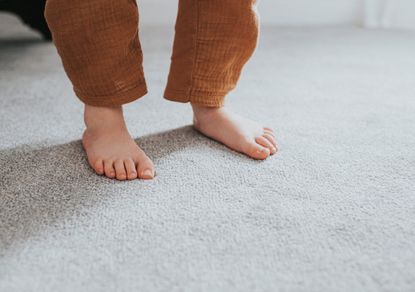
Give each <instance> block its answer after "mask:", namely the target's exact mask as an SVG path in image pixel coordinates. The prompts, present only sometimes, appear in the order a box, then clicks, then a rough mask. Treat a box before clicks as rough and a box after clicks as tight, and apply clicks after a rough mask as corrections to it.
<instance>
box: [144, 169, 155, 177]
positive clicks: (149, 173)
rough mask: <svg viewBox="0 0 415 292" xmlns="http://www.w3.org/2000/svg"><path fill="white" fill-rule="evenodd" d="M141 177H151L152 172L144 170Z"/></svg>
mask: <svg viewBox="0 0 415 292" xmlns="http://www.w3.org/2000/svg"><path fill="white" fill-rule="evenodd" d="M143 175H144V176H150V177H152V176H153V172H152V171H151V169H146V170H144V172H143Z"/></svg>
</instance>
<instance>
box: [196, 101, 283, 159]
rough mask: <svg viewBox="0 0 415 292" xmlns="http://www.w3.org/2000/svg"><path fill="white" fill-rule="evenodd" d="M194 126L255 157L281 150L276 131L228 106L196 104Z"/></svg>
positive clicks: (230, 146)
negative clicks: (213, 106) (217, 106)
mask: <svg viewBox="0 0 415 292" xmlns="http://www.w3.org/2000/svg"><path fill="white" fill-rule="evenodd" d="M192 108H193V113H194V118H193V123H194V124H193V126H194V127H195V128H196V130H198V131H199V132H201V133H202V134H204V135H206V136H208V137H210V138H212V139H214V140H216V141H218V142H221V143H223V144H225V145H226V146H228V147H229V148H231V149H233V150H235V151H238V152H241V153H244V154H246V155H248V156H249V157H251V158H254V159H260V160H263V159H266V158H268V156H270V155H273V154H275V153H276V152H277V142H276V139H275V134H274V132H273V131H272V130H271V129H270V128H267V127H263V126H261V125H260V124H258V123H256V122H254V121H251V120H249V119H246V118H244V117H241V116H239V115H237V114H234V113H232V112H230V111H228V110H227V109H225V108H212V107H204V106H197V105H193V104H192Z"/></svg>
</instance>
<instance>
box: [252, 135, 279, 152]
mask: <svg viewBox="0 0 415 292" xmlns="http://www.w3.org/2000/svg"><path fill="white" fill-rule="evenodd" d="M255 141H256V142H257V143H258V144H260V145H261V146H264V147H266V148H268V150H269V152H270V154H271V155H272V154H275V152H277V149H276V148H275V147H274V145H272V143H271V142H270V141H269V140H268V139H267V138H265V137H264V136H259V137H257V138H256V139H255Z"/></svg>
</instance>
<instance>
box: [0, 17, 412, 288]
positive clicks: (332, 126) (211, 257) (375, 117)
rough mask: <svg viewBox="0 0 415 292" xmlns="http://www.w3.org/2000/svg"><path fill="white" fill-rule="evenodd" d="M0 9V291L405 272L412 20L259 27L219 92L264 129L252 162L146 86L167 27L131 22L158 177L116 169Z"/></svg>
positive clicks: (133, 116)
mask: <svg viewBox="0 0 415 292" xmlns="http://www.w3.org/2000/svg"><path fill="white" fill-rule="evenodd" d="M2 19H3V20H2V21H0V125H1V126H0V166H1V167H0V291H10V292H11V291H224V292H225V291H250V292H252V291H408V292H409V291H414V290H415V54H414V52H415V33H414V32H405V31H376V30H373V31H366V30H360V29H355V28H318V29H317V28H316V29H288V28H287V29H284V28H273V27H264V28H263V30H262V38H261V43H260V45H259V48H258V51H257V52H256V54H255V56H254V57H253V59H252V60H251V62H250V63H249V65H248V66H247V67H246V69H245V70H244V73H243V76H242V78H241V82H240V86H239V87H238V88H237V90H235V91H234V92H233V93H232V94H231V95H230V96H229V97H228V99H227V104H228V105H229V106H230V107H232V108H234V109H235V111H238V112H239V113H242V114H244V115H246V116H248V117H250V118H252V119H256V120H260V121H262V122H263V123H264V125H267V126H269V127H272V128H274V129H275V130H276V133H277V136H278V140H279V145H280V153H279V154H278V155H276V156H274V157H272V158H270V159H268V160H267V161H264V162H258V161H253V160H250V159H248V158H246V157H244V156H243V155H240V154H237V153H235V152H233V151H230V150H229V149H227V148H226V147H224V146H222V145H219V144H217V143H215V142H214V141H212V140H209V139H207V138H205V137H203V136H201V135H199V134H198V133H197V132H195V131H194V130H193V129H192V128H191V126H190V122H191V111H190V108H189V106H187V105H183V104H175V103H172V102H168V101H165V100H163V99H162V98H161V95H162V92H163V89H164V85H165V82H166V77H167V70H168V65H169V57H170V47H171V40H172V37H173V30H172V28H157V27H144V28H142V32H141V35H142V42H143V48H144V54H145V64H144V67H145V69H146V73H147V74H146V75H147V80H148V84H149V89H150V93H149V94H148V96H146V97H144V98H143V99H142V100H140V101H138V102H135V103H133V104H130V105H128V106H127V107H126V109H125V111H126V117H127V121H128V124H129V128H130V130H131V133H132V134H133V135H134V136H135V137H137V142H138V143H139V144H140V145H141V146H142V147H143V148H144V150H145V151H146V152H147V153H148V155H149V156H150V157H151V158H152V159H153V160H154V163H155V165H156V169H157V177H156V179H155V180H154V181H139V180H136V181H131V182H116V181H113V180H109V179H105V178H103V177H99V176H97V175H95V174H94V173H93V172H92V171H91V169H90V168H89V167H88V165H87V162H86V159H85V155H84V152H83V150H82V146H81V143H80V140H79V138H80V136H81V134H82V130H83V123H82V104H81V103H80V102H79V101H78V100H77V99H76V98H75V97H74V95H73V93H72V90H71V86H70V83H69V82H68V80H67V78H66V76H65V74H64V72H63V70H62V67H61V64H60V60H59V58H58V56H57V54H56V51H55V48H54V47H53V45H52V44H50V43H45V42H43V41H42V40H41V39H40V37H39V36H36V35H35V34H34V33H32V32H30V31H28V30H27V29H24V28H22V27H20V26H19V25H16V23H15V20H13V19H12V18H11V17H9V16H7V17H4V18H2Z"/></svg>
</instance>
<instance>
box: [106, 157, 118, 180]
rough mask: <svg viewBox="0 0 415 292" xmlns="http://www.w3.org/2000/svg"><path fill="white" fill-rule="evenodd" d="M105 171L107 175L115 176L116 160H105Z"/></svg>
mask: <svg viewBox="0 0 415 292" xmlns="http://www.w3.org/2000/svg"><path fill="white" fill-rule="evenodd" d="M104 173H105V176H107V177H109V178H114V177H115V170H114V161H112V160H104Z"/></svg>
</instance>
